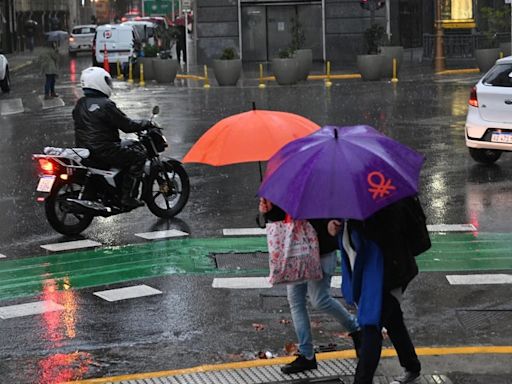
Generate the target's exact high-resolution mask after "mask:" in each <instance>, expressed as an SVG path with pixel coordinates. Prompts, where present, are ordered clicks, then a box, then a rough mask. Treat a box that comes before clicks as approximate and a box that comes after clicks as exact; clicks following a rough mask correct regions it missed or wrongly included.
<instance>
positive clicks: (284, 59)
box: [272, 49, 299, 85]
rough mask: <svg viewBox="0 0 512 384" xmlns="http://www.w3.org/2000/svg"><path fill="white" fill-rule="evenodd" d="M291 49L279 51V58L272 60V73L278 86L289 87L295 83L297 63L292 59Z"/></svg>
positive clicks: (297, 69)
mask: <svg viewBox="0 0 512 384" xmlns="http://www.w3.org/2000/svg"><path fill="white" fill-rule="evenodd" d="M293 54H294V52H293V51H292V50H291V49H282V50H280V51H279V57H277V58H274V59H272V72H274V76H275V77H276V81H277V83H278V84H280V85H290V84H295V83H296V82H297V75H298V71H299V61H298V60H297V59H296V58H295V57H293Z"/></svg>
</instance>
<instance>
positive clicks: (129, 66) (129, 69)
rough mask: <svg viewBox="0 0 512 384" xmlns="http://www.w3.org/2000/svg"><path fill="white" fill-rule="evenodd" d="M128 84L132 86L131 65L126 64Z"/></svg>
mask: <svg viewBox="0 0 512 384" xmlns="http://www.w3.org/2000/svg"><path fill="white" fill-rule="evenodd" d="M128 84H133V63H131V62H130V64H128Z"/></svg>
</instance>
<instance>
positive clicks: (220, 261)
mask: <svg viewBox="0 0 512 384" xmlns="http://www.w3.org/2000/svg"><path fill="white" fill-rule="evenodd" d="M211 257H212V258H213V260H215V265H216V266H217V268H218V269H229V270H235V271H236V270H240V269H265V270H268V252H251V253H212V254H211Z"/></svg>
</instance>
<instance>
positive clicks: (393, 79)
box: [388, 58, 398, 83]
mask: <svg viewBox="0 0 512 384" xmlns="http://www.w3.org/2000/svg"><path fill="white" fill-rule="evenodd" d="M388 63H389V61H388ZM397 67H398V65H397V61H396V59H395V58H393V77H392V78H391V82H392V83H398V77H397V72H398V68H397Z"/></svg>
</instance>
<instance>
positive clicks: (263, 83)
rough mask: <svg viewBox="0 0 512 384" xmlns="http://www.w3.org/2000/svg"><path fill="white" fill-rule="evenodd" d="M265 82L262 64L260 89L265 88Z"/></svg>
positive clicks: (261, 65)
mask: <svg viewBox="0 0 512 384" xmlns="http://www.w3.org/2000/svg"><path fill="white" fill-rule="evenodd" d="M265 87H266V85H265V81H264V80H263V64H260V81H259V84H258V88H265Z"/></svg>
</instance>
